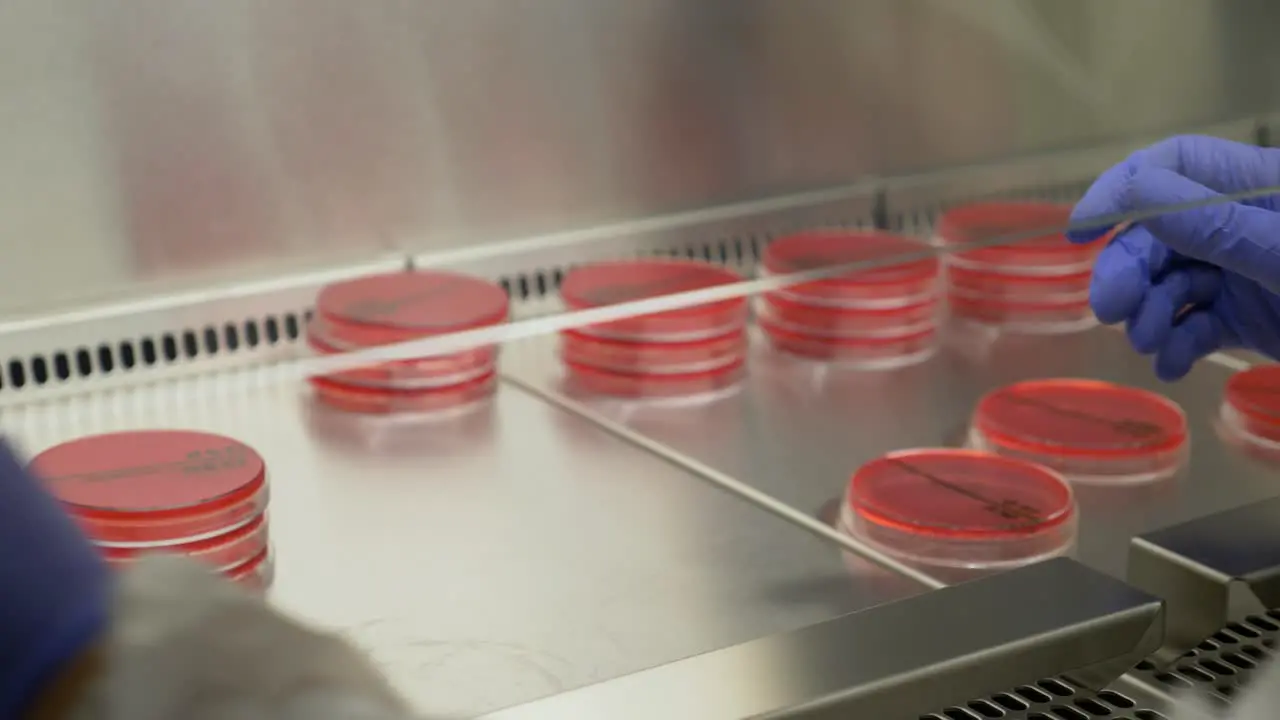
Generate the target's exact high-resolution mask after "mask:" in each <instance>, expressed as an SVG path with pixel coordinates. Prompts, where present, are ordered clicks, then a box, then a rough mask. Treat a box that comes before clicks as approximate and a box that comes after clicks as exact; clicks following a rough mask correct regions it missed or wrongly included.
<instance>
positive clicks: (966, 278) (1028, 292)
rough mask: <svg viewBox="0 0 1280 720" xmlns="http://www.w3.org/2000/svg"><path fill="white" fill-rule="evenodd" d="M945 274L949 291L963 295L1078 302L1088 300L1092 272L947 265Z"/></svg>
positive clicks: (1009, 299) (993, 298) (1031, 300)
mask: <svg viewBox="0 0 1280 720" xmlns="http://www.w3.org/2000/svg"><path fill="white" fill-rule="evenodd" d="M946 277H947V287H948V288H949V290H950V291H951V292H953V293H956V294H961V295H964V296H966V297H973V298H981V299H988V300H998V301H1006V302H1031V303H1079V302H1088V300H1089V283H1090V281H1091V280H1092V277H1093V273H1091V272H1082V273H1072V274H1070V275H1022V274H1018V273H1008V272H990V271H985V270H971V269H969V268H963V267H958V266H950V267H948V268H947V273H946Z"/></svg>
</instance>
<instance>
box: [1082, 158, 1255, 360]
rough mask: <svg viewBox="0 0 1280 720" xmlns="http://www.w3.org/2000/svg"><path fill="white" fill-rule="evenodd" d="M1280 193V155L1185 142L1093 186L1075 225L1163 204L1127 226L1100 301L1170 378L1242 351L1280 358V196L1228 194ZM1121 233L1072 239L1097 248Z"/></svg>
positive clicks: (1098, 307)
mask: <svg viewBox="0 0 1280 720" xmlns="http://www.w3.org/2000/svg"><path fill="white" fill-rule="evenodd" d="M1277 186H1280V150H1271V149H1263V148H1258V147H1255V146H1252V145H1245V144H1242V143H1235V142H1230V141H1227V140H1220V139H1217V138H1209V137H1197V136H1183V137H1175V138H1171V139H1169V140H1165V141H1162V142H1160V143H1158V144H1156V145H1153V146H1151V147H1149V148H1146V149H1143V150H1139V151H1138V152H1136V153H1134V154H1133V155H1131V156H1129V158H1128V159H1126V160H1125V161H1124V162H1122V163H1120V164H1119V165H1116V166H1115V167H1113V168H1111V169H1110V170H1108V171H1107V172H1105V173H1103V174H1102V176H1101V177H1099V178H1098V180H1097V181H1096V182H1095V183H1094V184H1093V186H1092V187H1091V188H1089V191H1088V192H1087V193H1085V196H1084V198H1083V199H1082V200H1081V201H1080V203H1079V204H1078V205H1077V206H1076V208H1075V211H1074V212H1073V213H1072V218H1071V219H1072V223H1073V224H1076V223H1089V222H1092V221H1094V219H1097V218H1104V217H1107V216H1110V215H1118V214H1123V213H1131V212H1142V211H1144V210H1147V211H1153V210H1155V209H1157V208H1160V207H1166V206H1176V205H1185V204H1189V203H1202V202H1212V201H1215V200H1216V202H1214V204H1211V205H1204V206H1200V207H1196V208H1193V209H1186V210H1179V211H1172V212H1167V213H1162V214H1160V215H1157V216H1155V217H1149V218H1144V219H1140V220H1137V221H1135V222H1134V223H1132V224H1131V225H1129V226H1128V227H1127V228H1125V229H1123V230H1122V231H1121V232H1120V233H1119V234H1118V235H1117V236H1116V237H1115V238H1114V239H1112V241H1111V242H1110V243H1109V244H1108V246H1107V247H1106V248H1105V249H1104V250H1103V251H1102V253H1101V254H1100V255H1099V256H1098V260H1097V263H1096V264H1095V266H1094V273H1093V282H1092V286H1091V288H1090V303H1091V305H1092V306H1093V311H1094V313H1095V314H1097V316H1098V319H1099V320H1101V321H1102V322H1104V323H1108V324H1112V323H1119V322H1124V323H1126V328H1127V330H1128V335H1129V341H1130V343H1131V344H1132V345H1133V346H1134V348H1135V349H1137V350H1138V351H1139V352H1142V353H1144V354H1148V355H1153V356H1154V357H1155V369H1156V374H1157V375H1159V377H1160V378H1161V379H1164V380H1176V379H1178V378H1180V377H1182V376H1183V375H1186V374H1187V373H1188V372H1189V371H1190V370H1191V367H1192V366H1193V365H1194V364H1195V363H1196V361H1198V360H1199V359H1201V358H1203V357H1204V356H1206V355H1208V354H1210V353H1213V352H1215V351H1217V350H1221V349H1224V348H1233V347H1242V348H1249V349H1252V350H1256V351H1258V352H1261V353H1263V354H1265V355H1268V356H1270V357H1272V358H1275V359H1280V296H1278V295H1277V294H1276V292H1275V291H1274V290H1273V288H1276V289H1280V198H1278V197H1277V196H1275V195H1266V196H1262V197H1256V198H1249V199H1246V200H1241V201H1224V198H1222V196H1223V195H1227V194H1237V193H1243V192H1247V191H1251V190H1263V189H1265V188H1275V187H1277ZM1109 229H1110V228H1109V227H1101V226H1099V227H1096V228H1090V229H1088V230H1079V231H1073V232H1070V233H1068V237H1069V238H1070V239H1071V240H1073V241H1076V242H1085V241H1089V240H1094V239H1096V238H1098V237H1101V236H1102V235H1103V234H1105V233H1106V232H1107V231H1108V230H1109Z"/></svg>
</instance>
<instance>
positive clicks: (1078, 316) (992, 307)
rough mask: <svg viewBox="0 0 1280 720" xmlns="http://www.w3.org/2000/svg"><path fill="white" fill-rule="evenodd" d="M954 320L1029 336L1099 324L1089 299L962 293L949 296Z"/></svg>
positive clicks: (1071, 330) (949, 293) (948, 302)
mask: <svg viewBox="0 0 1280 720" xmlns="http://www.w3.org/2000/svg"><path fill="white" fill-rule="evenodd" d="M947 307H948V308H949V309H950V312H951V317H953V318H958V319H962V320H969V321H972V322H975V323H979V324H981V325H988V326H992V327H998V328H1003V329H1007V330H1016V331H1020V332H1026V333H1041V334H1053V333H1068V332H1076V331H1079V330H1086V329H1088V328H1091V327H1093V326H1095V325H1097V324H1098V319H1097V317H1096V316H1094V314H1093V308H1092V307H1091V306H1090V305H1089V301H1088V300H1078V301H1072V302H1031V301H1026V300H1016V301H1015V300H1008V299H1004V298H998V297H997V298H991V297H975V296H972V295H969V294H966V293H964V292H962V291H959V290H951V291H949V292H948V293H947Z"/></svg>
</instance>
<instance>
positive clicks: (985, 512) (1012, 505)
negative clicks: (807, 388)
mask: <svg viewBox="0 0 1280 720" xmlns="http://www.w3.org/2000/svg"><path fill="white" fill-rule="evenodd" d="M847 501H848V503H849V509H850V510H852V511H853V512H854V513H855V515H856V516H858V517H859V518H861V519H862V520H863V521H866V522H870V523H874V524H876V525H880V526H885V527H888V528H891V529H892V530H894V531H896V532H899V533H904V534H909V535H917V536H928V537H933V538H938V539H951V540H957V541H965V540H975V539H984V540H1002V539H1006V540H1010V541H1016V540H1017V539H1019V538H1025V537H1028V536H1034V535H1039V534H1043V533H1047V532H1053V531H1054V530H1055V528H1059V527H1060V526H1062V525H1064V524H1065V523H1067V522H1068V521H1069V520H1071V519H1072V517H1073V516H1074V514H1075V500H1074V496H1073V493H1072V491H1071V486H1070V484H1068V483H1067V481H1066V480H1065V479H1064V478H1063V477H1062V476H1061V475H1059V474H1057V473H1055V472H1053V471H1052V470H1049V469H1048V468H1045V467H1042V466H1040V465H1036V464H1035V463H1031V462H1026V461H1023V460H1018V459H1014V458H1006V457H1001V456H999V455H994V454H991V453H985V452H980V451H976V450H956V449H921V450H903V451H899V452H893V453H889V454H888V455H885V456H883V457H880V458H877V459H876V460H873V461H871V462H869V463H867V464H866V465H863V466H862V467H861V468H859V469H858V470H857V472H855V473H854V475H853V478H852V479H851V480H850V481H849V493H848V496H847Z"/></svg>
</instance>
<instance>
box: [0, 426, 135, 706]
mask: <svg viewBox="0 0 1280 720" xmlns="http://www.w3.org/2000/svg"><path fill="white" fill-rule="evenodd" d="M110 585H111V582H110V575H109V572H108V570H107V568H106V566H105V564H104V563H103V561H102V560H101V558H100V557H99V555H98V552H97V550H96V549H95V548H94V547H93V545H91V544H90V543H89V541H88V539H87V538H86V537H85V536H84V534H83V533H81V532H80V529H79V528H77V527H76V525H75V523H74V522H73V521H72V520H71V518H70V517H69V516H68V515H67V514H66V513H65V512H64V511H63V509H62V507H61V506H60V505H59V504H58V502H57V501H56V500H54V498H53V497H51V496H50V495H49V494H48V493H47V492H45V490H44V488H43V487H42V486H41V484H40V482H39V481H38V480H37V479H35V478H33V477H32V476H31V475H30V474H28V472H27V471H26V470H25V469H23V467H22V464H21V463H19V462H18V460H17V458H15V457H14V455H13V450H12V449H10V448H9V446H8V445H7V444H5V443H4V442H2V441H0V718H14V717H20V716H21V713H23V712H25V710H26V708H27V706H28V704H29V703H30V702H31V701H32V700H34V699H35V697H36V696H37V694H38V693H39V692H40V691H41V690H42V689H43V688H44V686H45V684H46V683H48V682H49V681H51V680H53V679H55V678H56V677H57V675H58V673H59V672H60V671H61V670H62V669H63V666H64V664H65V663H66V662H67V661H69V660H73V659H75V657H76V656H77V655H78V654H79V653H80V652H81V651H83V650H85V649H87V647H88V646H89V645H90V644H91V643H93V642H94V640H96V639H97V637H98V636H99V634H101V633H102V632H103V631H104V630H105V629H106V625H107V617H108V603H109V595H110Z"/></svg>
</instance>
